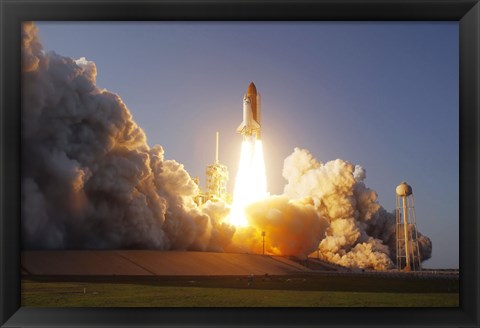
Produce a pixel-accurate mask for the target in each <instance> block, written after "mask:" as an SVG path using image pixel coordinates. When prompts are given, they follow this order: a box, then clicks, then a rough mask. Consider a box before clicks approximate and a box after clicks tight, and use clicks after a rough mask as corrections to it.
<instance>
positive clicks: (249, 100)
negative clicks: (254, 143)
mask: <svg viewBox="0 0 480 328" xmlns="http://www.w3.org/2000/svg"><path fill="white" fill-rule="evenodd" d="M260 129H261V125H260V94H258V93H257V88H256V87H255V84H253V82H252V83H250V85H249V86H248V88H247V93H245V94H244V95H243V122H242V123H241V124H240V126H239V127H238V128H237V132H238V133H240V134H242V135H243V136H245V137H247V136H252V135H254V134H255V136H256V138H257V139H260Z"/></svg>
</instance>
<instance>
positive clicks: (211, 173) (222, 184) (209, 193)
mask: <svg viewBox="0 0 480 328" xmlns="http://www.w3.org/2000/svg"><path fill="white" fill-rule="evenodd" d="M206 178H207V184H206V190H205V198H206V199H205V201H207V200H211V201H218V200H223V201H227V200H228V193H227V182H228V168H227V167H226V166H225V165H223V164H220V162H219V161H218V132H217V142H216V147H215V163H214V164H212V165H208V166H207V170H206Z"/></svg>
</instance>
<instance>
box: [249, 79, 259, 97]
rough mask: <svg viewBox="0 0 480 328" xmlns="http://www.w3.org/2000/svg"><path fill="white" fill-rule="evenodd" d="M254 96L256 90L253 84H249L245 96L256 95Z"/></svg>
mask: <svg viewBox="0 0 480 328" xmlns="http://www.w3.org/2000/svg"><path fill="white" fill-rule="evenodd" d="M256 94H257V88H256V87H255V84H253V82H251V83H250V85H249V86H248V88H247V95H256Z"/></svg>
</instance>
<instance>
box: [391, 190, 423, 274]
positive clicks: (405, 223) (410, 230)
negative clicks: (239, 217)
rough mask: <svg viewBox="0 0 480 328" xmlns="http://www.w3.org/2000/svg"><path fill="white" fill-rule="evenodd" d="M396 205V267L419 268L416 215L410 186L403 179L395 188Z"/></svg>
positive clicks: (406, 269) (414, 269)
mask: <svg viewBox="0 0 480 328" xmlns="http://www.w3.org/2000/svg"><path fill="white" fill-rule="evenodd" d="M395 191H396V195H397V197H396V198H397V205H396V210H395V213H396V215H395V216H396V229H395V232H396V237H397V245H396V246H397V248H396V249H397V269H399V270H400V269H402V267H404V270H405V271H418V270H421V269H422V267H421V263H422V261H421V258H420V249H419V247H418V236H417V217H416V215H415V202H414V199H413V193H412V187H411V186H409V185H408V184H407V183H406V182H405V181H404V182H402V183H400V184H399V185H398V186H397V188H396V189H395Z"/></svg>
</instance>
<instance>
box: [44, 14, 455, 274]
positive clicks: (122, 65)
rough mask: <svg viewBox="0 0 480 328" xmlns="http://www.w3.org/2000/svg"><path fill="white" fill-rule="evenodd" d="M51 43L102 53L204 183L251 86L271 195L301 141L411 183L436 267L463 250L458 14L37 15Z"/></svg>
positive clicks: (388, 203)
mask: <svg viewBox="0 0 480 328" xmlns="http://www.w3.org/2000/svg"><path fill="white" fill-rule="evenodd" d="M37 26H38V27H39V36H40V40H41V42H42V43H43V45H44V48H45V50H46V51H52V50H53V51H55V52H57V53H59V54H61V55H64V56H69V57H73V58H79V57H86V58H87V59H88V60H91V61H94V62H95V63H96V65H97V70H98V76H97V85H98V86H99V87H100V88H106V89H108V90H110V91H112V92H115V93H117V94H119V95H120V96H121V98H122V99H123V101H124V102H125V103H126V105H127V106H128V108H129V109H130V111H131V113H132V114H133V117H134V119H135V121H136V122H137V123H138V124H139V125H140V126H141V127H142V128H143V129H144V130H145V132H146V135H147V138H148V143H149V144H150V145H154V144H160V145H162V146H163V147H164V149H165V157H166V158H168V159H175V160H177V161H178V162H180V163H183V164H184V165H185V168H186V169H187V171H188V172H189V173H190V175H192V177H194V176H200V181H201V185H204V183H205V173H204V172H205V167H206V165H208V164H211V163H212V162H213V161H214V157H215V131H219V132H220V162H221V163H223V164H225V165H227V166H228V168H229V171H230V177H231V179H230V182H229V190H230V191H231V190H232V189H233V181H234V176H235V174H236V170H237V164H238V159H239V155H240V144H241V140H242V138H241V136H240V135H238V134H236V133H235V129H236V127H237V126H238V125H239V124H240V122H241V119H242V97H243V94H244V92H245V91H246V88H247V86H248V84H249V83H250V82H251V81H253V82H254V83H255V84H256V86H257V90H258V91H259V92H260V94H261V96H262V135H263V143H264V150H265V161H266V166H267V179H268V181H267V183H268V189H269V192H270V193H271V194H279V193H281V192H282V191H283V186H284V185H285V181H284V179H283V178H282V175H281V174H282V167H283V160H284V159H285V157H287V156H288V155H289V154H291V153H292V151H293V148H294V147H302V148H306V149H308V150H310V151H311V152H312V154H313V155H314V156H315V157H316V158H317V159H318V160H320V161H322V162H327V161H329V160H334V159H336V158H341V159H344V160H347V161H349V162H352V163H354V164H359V165H362V166H363V167H364V168H365V169H366V171H367V179H366V181H365V182H366V184H367V186H369V187H370V188H373V189H374V190H376V191H377V192H378V194H379V202H380V204H381V205H382V206H384V207H385V208H386V209H387V210H388V211H392V210H393V209H394V207H395V186H396V185H398V184H399V183H400V182H401V181H404V180H406V181H407V182H408V183H409V184H411V185H412V187H413V192H414V196H415V205H416V212H417V225H418V227H419V230H420V231H421V232H422V233H423V234H425V235H427V236H429V237H430V238H431V240H432V243H433V253H432V258H431V259H430V260H428V261H427V262H425V264H424V265H425V266H426V267H431V268H436V267H458V262H459V255H458V249H459V245H458V243H459V214H458V212H459V178H458V177H459V138H458V134H459V119H458V117H459V100H458V88H459V77H458V74H459V73H458V72H459V71H458V63H459V57H458V42H459V41H458V24H457V23H456V22H398V23H397V22H377V23H372V22H355V23H353V22H352V23H345V22H301V23H299V22H256V23H251V22H248V23H247V22H235V23H234V22H215V23H213V22H210V23H208V22H203V23H202V22H141V23H139V22H135V23H133V22H129V23H126V22H125V23H119V22H117V23H91V22H86V23H71V22H62V23H60V22H59V23H53V22H37Z"/></svg>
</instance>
